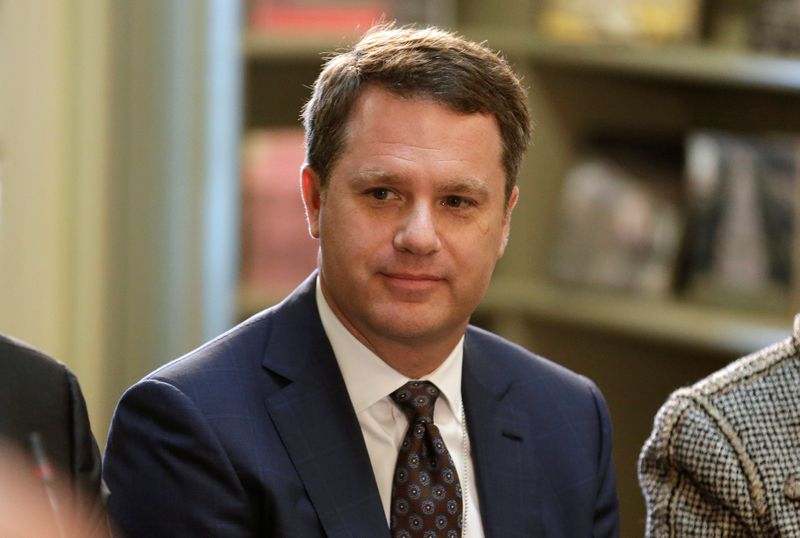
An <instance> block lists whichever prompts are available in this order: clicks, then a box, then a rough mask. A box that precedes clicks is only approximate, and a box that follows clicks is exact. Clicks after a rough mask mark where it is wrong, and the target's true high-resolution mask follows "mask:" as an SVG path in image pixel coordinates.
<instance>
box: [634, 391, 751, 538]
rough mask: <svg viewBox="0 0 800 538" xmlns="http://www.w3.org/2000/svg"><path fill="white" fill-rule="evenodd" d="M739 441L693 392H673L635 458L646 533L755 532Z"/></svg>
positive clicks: (749, 480)
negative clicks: (645, 519) (643, 507)
mask: <svg viewBox="0 0 800 538" xmlns="http://www.w3.org/2000/svg"><path fill="white" fill-rule="evenodd" d="M737 447H741V443H739V442H738V439H737V437H736V435H735V433H734V432H733V429H732V428H728V427H726V421H725V419H724V417H723V416H721V414H718V413H717V412H716V410H715V409H714V407H713V406H712V405H711V404H710V403H708V402H705V401H703V399H702V397H701V396H699V395H692V394H691V393H689V392H686V391H678V392H677V393H675V394H673V396H671V397H670V399H669V400H668V401H667V403H666V404H664V406H663V407H662V408H661V410H660V411H659V413H658V415H657V416H656V419H655V424H654V427H653V432H652V434H651V436H650V438H649V439H648V440H647V442H646V443H645V445H644V448H643V450H642V454H641V457H640V459H639V481H640V484H641V487H642V491H643V493H644V496H645V500H646V503H647V533H646V534H647V536H649V537H659V538H660V537H667V536H730V537H736V536H758V535H761V532H760V530H761V529H760V528H759V525H758V515H757V513H758V510H757V508H756V506H755V505H754V503H753V495H752V492H753V491H754V490H753V486H754V483H753V480H752V477H750V478H748V477H747V476H746V475H745V473H744V472H743V469H745V468H746V466H743V465H742V457H743V454H742V451H741V448H737Z"/></svg>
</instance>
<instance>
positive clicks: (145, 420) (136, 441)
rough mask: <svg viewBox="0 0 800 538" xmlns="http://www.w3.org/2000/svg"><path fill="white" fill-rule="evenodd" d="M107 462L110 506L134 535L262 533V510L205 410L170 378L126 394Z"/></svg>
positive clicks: (150, 381)
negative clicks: (257, 508)
mask: <svg viewBox="0 0 800 538" xmlns="http://www.w3.org/2000/svg"><path fill="white" fill-rule="evenodd" d="M223 418H224V417H223ZM104 467H105V469H104V477H105V480H106V483H107V485H108V488H109V490H110V498H109V512H110V513H111V516H112V517H113V518H114V519H115V520H116V523H117V524H118V526H119V527H120V528H121V530H122V531H123V532H124V533H125V535H126V536H127V537H128V538H145V537H146V538H160V537H164V538H167V537H174V536H225V537H230V538H237V537H245V536H254V535H255V533H256V530H255V529H256V517H257V515H256V514H254V513H252V511H251V509H250V508H249V504H248V501H247V497H246V495H245V491H244V487H243V485H242V483H241V482H240V480H239V477H238V476H237V474H236V472H235V470H234V468H233V466H232V465H231V462H230V460H229V459H228V457H227V455H226V453H225V451H224V449H223V447H222V445H221V444H220V442H219V440H218V439H217V438H216V436H215V434H214V432H213V431H212V429H211V428H210V427H209V424H208V423H207V420H206V417H205V416H204V415H203V414H202V413H201V412H200V410H199V409H198V408H197V407H196V406H195V404H194V402H192V401H191V400H190V398H188V397H187V395H186V394H184V393H183V392H182V391H181V390H179V389H178V388H177V387H175V386H173V385H171V384H169V383H166V382H163V381H159V380H155V379H147V380H144V381H141V382H140V383H138V384H136V385H134V386H133V387H132V388H131V389H129V390H128V391H127V392H126V393H125V395H124V396H123V397H122V399H121V400H120V403H119V405H118V407H117V410H116V412H115V416H114V419H113V421H112V425H111V431H110V434H109V441H108V447H107V450H106V459H105V462H104ZM156 492H157V494H155V493H156ZM262 516H263V515H262Z"/></svg>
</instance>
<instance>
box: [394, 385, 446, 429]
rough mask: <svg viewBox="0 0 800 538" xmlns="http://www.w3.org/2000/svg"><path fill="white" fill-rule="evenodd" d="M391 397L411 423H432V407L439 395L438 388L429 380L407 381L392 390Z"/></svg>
mask: <svg viewBox="0 0 800 538" xmlns="http://www.w3.org/2000/svg"><path fill="white" fill-rule="evenodd" d="M391 397H392V400H394V402H395V403H396V404H397V405H398V406H399V407H400V409H402V411H403V413H405V414H406V416H407V417H408V420H410V421H411V423H412V424H416V423H418V422H424V423H428V424H433V407H434V406H435V405H436V398H438V397H439V389H438V388H437V387H436V385H434V384H433V383H431V382H430V381H409V382H408V383H406V384H405V385H403V386H402V387H400V388H399V389H397V390H396V391H394V392H393V393H392V394H391Z"/></svg>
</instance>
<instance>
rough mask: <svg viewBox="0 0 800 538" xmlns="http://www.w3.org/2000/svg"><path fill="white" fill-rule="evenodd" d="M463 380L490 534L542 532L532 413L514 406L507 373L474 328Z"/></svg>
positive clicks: (467, 341) (485, 525)
mask: <svg viewBox="0 0 800 538" xmlns="http://www.w3.org/2000/svg"><path fill="white" fill-rule="evenodd" d="M461 383H462V393H463V398H464V410H465V413H466V416H467V428H468V431H469V439H470V444H471V447H472V458H473V463H474V466H475V474H476V476H475V480H476V485H477V488H478V495H479V501H480V510H481V519H482V520H483V528H484V532H485V534H486V536H487V537H490V536H504V537H505V536H520V537H521V536H539V535H541V533H540V530H541V518H540V501H539V500H538V497H537V491H536V489H537V488H536V471H535V465H534V464H533V461H532V459H533V457H535V454H533V451H534V449H533V439H532V431H533V430H532V426H531V419H530V416H529V414H528V413H527V412H525V410H522V409H517V408H515V406H514V404H513V398H512V397H511V396H512V394H513V391H514V387H513V384H512V379H511V378H510V376H509V374H508V372H506V371H504V370H503V369H502V368H499V367H498V365H497V364H496V363H494V362H493V357H492V356H491V354H490V353H489V350H486V349H480V348H479V347H478V345H476V344H475V343H474V342H473V341H472V339H471V338H470V335H469V332H468V333H467V337H466V339H465V342H464V367H463V374H462V382H461Z"/></svg>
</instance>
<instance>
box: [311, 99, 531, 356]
mask: <svg viewBox="0 0 800 538" xmlns="http://www.w3.org/2000/svg"><path fill="white" fill-rule="evenodd" d="M345 137H346V140H345V146H344V151H343V153H342V155H341V156H340V157H339V159H338V160H337V161H336V163H335V164H334V166H333V168H332V170H331V173H330V177H329V180H328V184H327V186H326V188H325V189H324V190H322V191H320V188H319V178H318V177H317V175H316V173H315V172H314V171H313V170H312V169H310V168H308V167H306V168H305V169H304V170H303V177H302V180H303V181H302V182H303V196H304V200H305V203H306V208H307V212H308V218H309V228H310V231H311V233H312V235H314V237H319V239H320V249H321V260H320V275H321V284H322V289H323V292H324V294H325V297H326V299H327V300H328V302H329V303H330V305H331V307H332V309H333V310H334V312H335V313H336V315H337V316H338V317H339V319H340V320H342V322H343V323H344V324H345V326H346V327H347V328H348V329H349V330H350V331H351V332H353V333H354V335H355V336H356V337H357V338H359V340H361V341H362V342H364V343H366V344H367V345H368V347H372V348H373V349H374V347H375V346H374V345H370V344H375V343H377V342H380V341H382V340H383V341H387V340H388V341H392V342H397V343H405V344H413V345H416V344H419V345H424V344H425V343H428V342H447V343H451V344H452V345H455V342H457V340H458V339H459V338H460V337H461V334H463V331H464V329H465V327H466V324H467V323H468V320H469V317H470V315H471V314H472V312H473V311H474V309H475V308H476V306H477V305H478V302H479V301H480V300H481V298H482V297H483V295H484V292H485V291H486V288H487V286H488V285H489V279H490V277H491V274H492V271H493V269H494V266H495V263H496V262H497V260H498V259H499V258H500V256H502V254H503V251H504V249H505V243H506V238H507V234H508V230H509V218H510V213H511V209H513V206H514V204H515V203H516V199H517V189H516V188H515V189H514V192H513V194H512V196H511V199H510V200H509V201H508V203H506V202H505V196H504V193H505V172H504V170H503V167H502V164H501V153H502V146H501V138H500V131H499V128H498V126H497V123H496V120H495V119H494V118H493V117H492V116H490V115H485V114H459V113H456V112H453V111H452V110H450V109H449V108H446V107H445V106H443V105H441V104H438V103H436V102H434V101H431V100H427V99H420V98H402V97H400V96H398V95H396V94H393V93H391V92H389V91H387V90H384V89H382V88H380V87H377V86H373V87H370V88H367V89H366V90H365V91H364V92H363V94H362V95H361V96H360V97H359V99H358V100H357V102H356V104H355V106H354V109H353V111H352V113H351V116H350V119H349V121H348V125H347V132H346V135H345Z"/></svg>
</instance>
